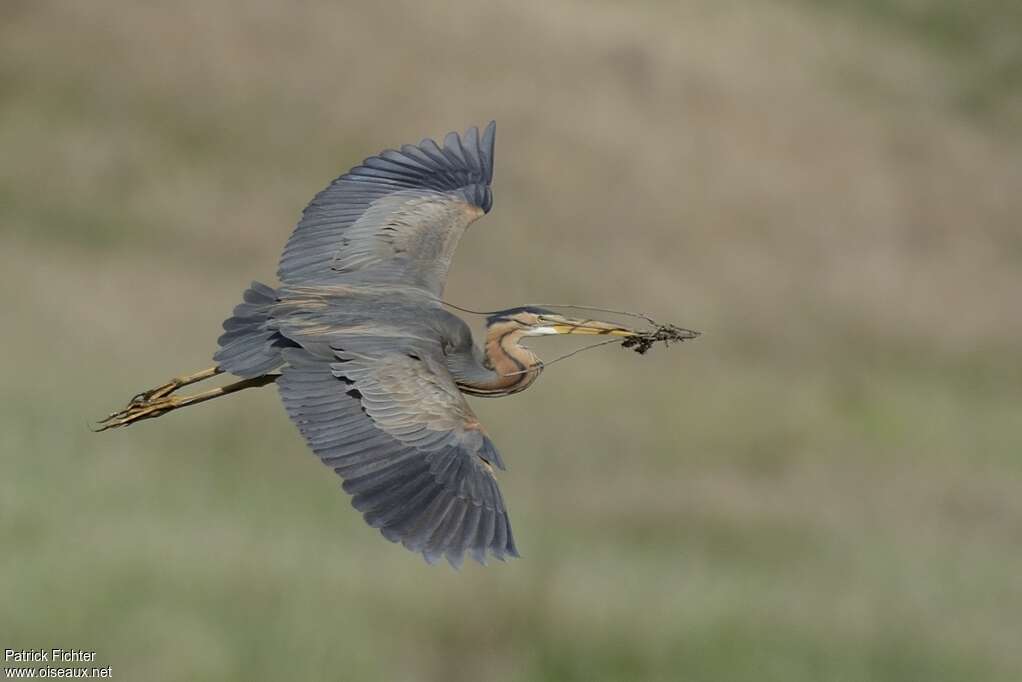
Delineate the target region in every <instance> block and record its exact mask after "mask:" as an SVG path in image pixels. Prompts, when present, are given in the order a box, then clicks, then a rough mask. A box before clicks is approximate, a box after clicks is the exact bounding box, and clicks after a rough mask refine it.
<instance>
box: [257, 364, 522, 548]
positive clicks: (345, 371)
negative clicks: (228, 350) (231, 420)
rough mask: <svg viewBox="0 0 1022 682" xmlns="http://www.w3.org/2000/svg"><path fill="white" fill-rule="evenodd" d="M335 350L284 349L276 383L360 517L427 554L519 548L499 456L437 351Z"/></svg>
mask: <svg viewBox="0 0 1022 682" xmlns="http://www.w3.org/2000/svg"><path fill="white" fill-rule="evenodd" d="M335 352H336V358H335V361H334V362H330V361H329V360H324V359H321V358H318V357H316V356H314V355H312V354H311V353H309V352H308V351H306V350H304V349H287V350H285V351H284V357H285V359H286V361H287V366H286V367H285V368H284V369H283V371H282V374H281V377H280V379H278V380H277V386H278V387H279V389H280V395H281V398H282V399H283V402H284V407H285V408H286V409H287V412H288V414H289V415H290V416H291V419H292V420H293V421H294V422H295V423H296V424H297V426H298V430H299V431H301V433H302V435H303V436H305V439H306V441H307V442H308V443H309V446H310V447H311V448H312V450H313V451H314V452H315V453H316V454H317V455H319V457H320V458H321V459H322V460H323V462H324V464H326V465H328V466H330V467H332V468H333V469H334V471H336V472H337V473H338V474H340V476H341V477H342V478H343V479H344V483H343V488H344V490H345V491H346V492H348V493H349V494H351V495H352V496H353V499H352V505H353V506H354V507H355V508H356V509H358V510H359V511H360V512H362V514H363V516H364V517H365V520H366V522H367V523H369V525H370V526H373V527H375V528H379V529H380V532H381V533H382V534H383V536H384V537H386V538H387V539H388V540H391V541H393V542H401V543H402V544H403V545H404V546H405V547H407V548H408V549H410V550H412V551H415V552H421V553H422V554H423V556H425V557H426V560H427V561H429V562H431V563H432V562H433V561H435V560H436V559H438V558H439V557H441V556H446V557H447V559H448V560H449V561H450V562H451V563H452V564H453V565H454V566H459V565H460V564H461V562H462V560H463V557H464V555H465V553H466V552H469V553H471V555H472V556H473V557H474V558H475V559H476V560H477V561H479V562H480V563H485V559H486V554H487V552H489V553H490V554H492V555H493V556H495V557H497V558H498V559H502V560H503V559H504V558H505V557H506V556H515V557H516V556H518V551H517V549H516V548H515V543H514V538H513V536H512V534H511V524H510V522H509V521H508V515H507V509H506V508H505V506H504V500H503V498H502V496H501V494H500V489H499V488H498V487H497V481H496V480H495V479H494V476H493V468H494V466H496V467H499V468H503V465H502V462H501V460H500V456H499V455H498V454H497V450H496V449H495V448H494V446H493V443H492V442H491V441H490V439H489V437H487V435H486V434H485V432H484V431H483V430H482V427H481V426H480V424H479V421H478V420H477V419H476V417H475V415H474V414H473V413H472V410H471V409H470V408H469V406H468V404H467V403H466V402H465V399H464V397H463V396H462V395H461V393H460V392H459V391H458V389H457V386H456V385H455V384H454V381H453V379H451V377H450V374H449V373H448V372H447V369H446V366H445V365H444V364H443V363H442V360H439V359H437V358H436V357H435V356H434V355H433V354H432V353H429V352H425V351H419V350H416V351H415V352H409V353H393V352H390V353H387V354H383V355H374V356H369V355H363V354H356V353H350V352H346V351H343V350H339V349H335Z"/></svg>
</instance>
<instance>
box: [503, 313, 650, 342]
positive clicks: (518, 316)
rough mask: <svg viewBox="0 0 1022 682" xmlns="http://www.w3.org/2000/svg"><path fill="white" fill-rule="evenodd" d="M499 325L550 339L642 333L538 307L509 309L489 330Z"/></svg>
mask: <svg viewBox="0 0 1022 682" xmlns="http://www.w3.org/2000/svg"><path fill="white" fill-rule="evenodd" d="M498 325H501V326H503V325H513V326H514V327H515V328H517V329H518V330H520V332H521V334H522V335H523V336H546V335H548V334H588V335H598V334H599V335H609V336H636V335H638V332H636V331H634V330H632V329H629V328H627V327H623V326H621V325H620V324H618V323H617V322H603V321H601V320H594V319H590V318H585V319H576V318H570V317H565V316H563V315H560V314H558V313H555V312H554V311H552V310H547V309H546V308H539V307H536V306H521V307H519V308H509V309H508V310H501V311H499V312H496V313H494V314H492V315H490V316H489V317H488V318H487V320H486V326H487V327H489V328H492V327H495V326H498Z"/></svg>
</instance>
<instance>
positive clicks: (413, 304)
mask: <svg viewBox="0 0 1022 682" xmlns="http://www.w3.org/2000/svg"><path fill="white" fill-rule="evenodd" d="M494 132H495V125H494V123H493V122H491V123H490V124H489V125H488V126H487V127H486V129H485V130H484V131H483V133H482V134H481V135H480V134H479V131H478V130H477V129H476V128H470V129H469V130H468V131H467V132H466V133H465V134H464V135H463V136H462V135H458V134H457V133H449V134H448V135H447V136H446V137H445V138H444V140H443V144H442V145H440V144H437V143H436V142H434V141H433V140H431V139H425V140H423V141H422V142H420V143H419V144H418V145H404V146H402V147H401V149H400V150H395V149H388V150H386V151H383V152H381V153H380V154H378V155H376V156H372V157H370V158H368V159H366V160H365V161H363V162H362V163H361V164H360V165H358V166H356V167H354V168H352V169H351V170H350V171H348V172H347V173H345V174H344V175H342V176H340V177H339V178H337V179H336V180H334V181H333V182H332V183H331V184H330V185H329V186H328V187H327V188H326V189H325V190H323V191H322V192H320V193H319V194H318V195H316V197H315V198H314V199H313V200H312V202H311V203H310V204H309V205H308V207H306V209H305V210H304V212H303V214H302V217H301V220H300V221H299V223H298V226H297V227H296V228H295V230H294V232H293V233H292V235H291V237H290V239H289V240H288V242H287V245H286V246H285V247H284V253H283V255H282V256H281V259H280V265H279V269H278V271H277V278H278V279H279V281H280V284H279V285H278V286H277V287H270V286H267V285H265V284H261V283H258V282H253V283H252V285H251V287H250V288H249V289H248V290H247V291H245V293H244V300H243V302H242V303H241V304H239V305H238V306H237V307H236V308H235V309H234V312H233V315H232V316H231V317H229V318H228V319H227V320H226V321H225V322H224V324H223V327H224V333H223V335H222V336H220V338H219V341H218V343H219V349H218V350H217V351H216V353H215V355H214V356H213V359H214V362H215V363H216V364H215V365H214V366H213V367H210V368H209V369H206V370H203V371H201V372H197V373H194V374H191V375H188V376H182V377H178V378H175V379H172V380H171V381H169V382H167V383H166V384H163V385H162V386H158V387H156V388H154V389H151V390H148V391H145V392H143V393H140V394H138V395H137V396H135V397H134V398H133V399H132V400H131V401H130V402H129V403H128V405H127V406H126V407H125V408H124V409H123V410H121V411H119V412H116V413H114V414H112V415H111V416H110V417H108V418H107V419H105V420H103V421H102V422H101V423H100V425H99V430H104V429H108V428H113V427H122V426H127V425H129V424H133V423H135V422H137V421H139V420H143V419H149V418H153V417H158V416H161V415H164V414H166V413H168V412H170V411H172V410H176V409H178V408H181V407H185V406H188V405H193V404H197V403H201V402H205V401H207V400H211V399H213V398H217V397H220V396H223V395H228V394H230V393H234V392H237V391H239V390H242V389H246V388H252V387H257V386H265V385H267V384H270V383H276V385H277V388H278V390H279V392H280V397H281V399H282V400H283V402H284V408H285V409H286V410H287V413H288V415H289V416H290V417H291V419H292V420H293V421H294V422H295V424H296V425H297V426H298V430H299V431H300V432H301V434H302V435H303V436H304V437H305V440H306V441H307V442H308V445H309V447H310V448H311V449H312V450H313V452H315V453H316V454H317V455H318V456H319V457H320V459H321V460H322V461H323V463H324V464H326V465H327V466H329V467H331V468H332V469H333V470H334V471H336V472H337V473H338V474H339V475H340V476H341V478H342V479H343V488H344V490H345V491H346V492H347V493H348V494H350V495H351V496H352V504H353V506H354V507H355V508H356V509H357V510H359V511H360V512H361V513H362V514H363V516H364V517H365V520H366V522H367V523H368V524H369V525H370V526H373V527H375V528H378V529H379V530H380V532H381V533H382V534H383V536H384V537H386V538H387V539H388V540H391V541H393V542H400V543H401V544H403V545H404V546H405V547H407V548H408V549H410V550H412V551H414V552H420V553H422V555H423V556H424V557H425V558H426V560H427V561H428V562H430V563H432V562H434V561H436V560H437V559H438V558H440V557H446V558H447V560H448V561H449V562H450V563H451V564H452V565H454V566H455V567H457V566H460V565H461V563H462V561H463V559H464V557H465V556H466V555H470V556H471V557H472V558H474V559H476V560H477V561H479V562H480V563H485V561H486V558H487V556H488V555H492V556H493V557H495V558H497V559H502V560H503V559H505V558H506V557H517V556H518V550H517V549H516V547H515V541H514V536H513V535H512V533H511V524H510V522H509V520H508V512H507V507H506V506H505V504H504V499H503V497H502V496H501V493H500V489H499V488H498V487H497V481H496V479H495V478H494V473H495V470H496V469H504V462H503V461H502V460H501V457H500V454H499V453H498V451H497V449H496V447H494V444H493V442H492V441H491V440H490V436H489V435H488V433H487V432H486V429H484V428H483V426H482V424H480V423H479V419H478V418H477V417H476V415H475V414H474V413H473V412H472V409H471V407H469V404H468V402H466V400H465V395H466V394H467V395H472V396H485V397H499V396H506V395H511V394H513V393H518V392H519V391H523V390H525V389H526V388H528V387H529V386H530V385H532V383H533V382H534V381H536V379H537V378H538V377H539V375H540V372H542V370H543V363H542V362H541V361H540V360H539V358H538V357H536V355H535V354H534V353H533V352H532V351H531V350H529V349H528V348H527V347H525V346H524V345H523V344H522V341H523V340H524V339H526V338H527V337H530V336H542V335H548V334H551V335H552V334H592V335H608V336H611V337H614V336H617V337H629V336H635V335H636V334H637V333H638V332H636V331H634V330H631V329H629V328H626V327H623V326H620V325H618V324H616V323H611V322H602V321H599V320H592V319H571V318H568V317H564V316H562V315H559V314H557V313H556V312H554V311H552V310H549V309H545V308H540V307H529V306H526V307H519V308H511V309H509V310H504V311H501V312H497V313H493V314H491V315H489V317H488V318H487V320H486V338H485V341H484V343H483V346H482V348H479V347H478V346H477V345H476V344H475V343H474V342H473V339H472V333H471V331H470V330H469V327H468V325H466V324H465V322H464V321H462V320H461V319H460V318H459V317H457V316H456V315H454V314H453V313H451V312H450V311H448V310H447V309H446V308H445V307H444V304H443V302H442V300H441V297H442V295H443V290H444V284H445V282H446V280H447V271H448V268H449V266H450V264H451V258H452V257H453V256H454V250H455V247H456V246H457V244H458V241H459V240H460V239H461V237H462V235H463V234H464V233H465V230H466V229H467V228H468V226H469V225H470V224H471V223H472V222H474V221H475V220H476V219H477V218H479V217H480V216H482V215H483V214H484V213H487V212H488V211H489V210H490V207H491V206H492V204H493V195H492V193H491V190H490V183H491V180H492V179H493V143H494ZM221 373H228V374H231V375H234V376H235V377H236V378H237V380H236V381H235V382H234V383H230V384H228V385H226V386H222V387H219V388H213V389H211V390H207V391H205V392H200V393H197V394H194V395H179V394H178V393H177V391H178V389H181V388H182V387H185V386H188V385H191V384H194V383H197V382H200V381H203V380H206V379H209V378H211V377H214V376H216V375H218V374H221Z"/></svg>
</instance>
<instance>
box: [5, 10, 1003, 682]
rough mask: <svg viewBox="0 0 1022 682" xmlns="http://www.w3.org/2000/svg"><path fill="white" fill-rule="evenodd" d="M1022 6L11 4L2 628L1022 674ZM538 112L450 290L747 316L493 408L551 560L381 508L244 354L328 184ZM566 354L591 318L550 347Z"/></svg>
mask: <svg viewBox="0 0 1022 682" xmlns="http://www.w3.org/2000/svg"><path fill="white" fill-rule="evenodd" d="M1020 32H1022V16H1020V14H1019V11H1018V9H1017V3H1015V2H1008V1H1007V0H1003V1H999V0H984V1H983V2H972V3H965V2H954V1H952V0H871V1H870V2H868V3H852V2H845V1H843V0H820V1H811V0H791V1H790V2H780V1H778V2H766V1H760V0H725V1H724V2H719V1H711V0H701V1H693V2H684V3H668V2H649V3H644V4H641V5H640V4H635V3H627V4H626V3H611V2H598V3H583V2H572V1H569V0H557V1H554V2H546V3H518V2H497V3H488V4H487V5H486V6H485V7H482V6H480V5H478V4H476V3H469V2H459V3H450V4H432V3H429V4H427V3H412V2H404V3H377V4H369V3H359V4H352V5H345V4H340V3H334V2H328V1H326V0H306V1H303V2H294V3H282V2H270V1H269V0H256V1H255V2H249V3H244V4H236V3H227V2H216V1H212V2H211V1H209V0H201V1H200V0H181V1H180V2H176V3H159V2H139V3H127V2H115V1H113V0H91V1H90V2H87V3H85V2H81V3H71V2H63V3H62V2H49V1H45V0H32V1H29V0H19V1H8V2H5V3H4V4H3V7H2V8H0V283H2V289H3V306H4V313H3V335H2V339H3V349H4V357H5V367H4V371H3V380H2V383H0V450H2V456H0V462H2V469H0V547H2V552H0V647H2V648H30V647H37V648H52V647H63V648H83V649H87V650H95V651H96V652H97V662H98V663H99V664H100V665H110V666H112V668H113V674H114V678H115V679H120V680H280V679H337V680H349V679H364V680H450V681H452V682H457V681H460V680H479V679H485V680H551V681H555V680H556V681H562V680H567V681H572V680H579V681H586V682H590V681H595V680H664V681H667V680H695V681H703V680H705V681H716V680H729V681H745V680H748V681H752V680H755V681H756V682H769V681H778V682H781V681H783V682H798V681H802V680H805V681H807V682H808V681H813V682H818V681H819V680H847V681H858V680H870V681H888V680H889V681H891V682H894V681H897V682H904V681H906V680H925V681H926V682H940V681H945V680H947V681H950V680H961V681H968V682H974V681H976V680H1006V681H1007V680H1018V679H1022V647H1019V641H1022V363H1020V362H1019V360H1020V347H1022V314H1020V313H1022V306H1020V302H1019V301H1020V297H1022V192H1020V191H1019V190H1020V187H1022V139H1020V137H1019V135H1018V130H1019V124H1020V123H1022V52H1020V50H1022V48H1020V43H1019V41H1018V36H1019V34H1020ZM490 118H495V119H497V121H498V133H497V170H496V178H495V209H494V211H493V212H492V213H491V214H490V215H489V216H487V217H486V218H485V219H484V220H482V221H480V222H479V223H477V224H476V225H475V227H473V229H472V230H471V231H470V232H469V234H468V236H467V237H466V239H465V240H464V241H463V242H462V245H461V248H460V251H459V255H458V258H457V259H456V262H455V265H454V269H453V272H452V275H451V279H450V284H449V287H448V290H447V299H448V300H450V301H453V302H456V303H458V304H461V305H464V306H468V307H475V308H480V309H493V308H500V307H509V306H513V305H519V304H523V303H528V302H541V301H554V300H557V301H574V302H580V303H597V304H603V305H607V306H611V307H626V308H631V309H637V308H638V309H642V310H646V311H649V312H652V313H655V314H656V315H657V316H659V317H661V318H663V319H665V320H671V321H674V322H677V323H679V324H683V325H685V326H689V327H692V328H696V329H701V330H703V331H704V332H705V334H704V336H703V337H702V338H700V339H699V340H697V341H696V342H694V343H692V344H686V345H685V346H683V347H679V348H676V349H671V350H670V351H668V352H663V351H662V349H657V351H655V352H653V353H652V354H650V355H648V356H646V357H643V358H640V357H638V356H636V355H634V354H631V353H626V352H623V351H620V350H616V349H602V350H600V351H596V352H593V353H590V354H585V355H582V356H580V357H578V358H575V359H573V360H571V361H569V362H565V363H562V364H558V365H555V366H554V367H551V368H550V369H549V370H548V372H547V373H545V374H544V376H543V378H542V379H541V380H540V381H539V383H538V384H537V385H536V386H535V387H534V388H532V389H530V390H529V391H528V392H527V393H524V394H521V395H519V396H516V397H512V398H508V399H505V400H499V401H480V400H476V401H474V403H473V405H474V407H475V408H476V409H477V411H478V412H479V414H480V416H481V418H482V419H483V421H484V422H485V423H486V424H487V427H488V429H489V430H490V431H491V433H492V434H493V435H494V438H495V440H496V442H497V443H498V445H499V446H500V448H501V450H502V452H503V455H504V458H505V459H506V460H507V462H508V463H509V471H508V472H507V473H506V474H503V475H502V477H501V485H502V488H503V491H504V494H505V497H506V499H507V500H508V504H509V507H510V510H511V514H512V520H513V522H514V524H515V530H516V536H517V538H518V540H519V546H520V548H521V550H522V554H523V557H522V559H520V560H517V561H514V562H511V563H509V564H507V565H502V564H497V565H492V566H490V567H487V568H480V567H479V566H476V565H471V566H466V567H465V568H463V569H462V570H461V571H460V572H455V571H453V570H451V569H450V568H448V567H447V566H446V565H438V566H433V567H428V566H426V565H425V564H424V563H423V562H422V561H421V560H420V559H418V558H416V557H415V556H414V555H411V554H410V553H408V552H406V551H404V550H403V549H401V548H399V547H397V546H394V545H391V544H389V543H387V542H386V541H384V540H383V539H382V538H381V537H380V536H379V535H378V534H377V533H376V532H375V531H373V530H371V529H369V528H367V527H366V526H365V525H364V524H363V522H362V521H361V519H360V518H359V517H358V515H357V514H356V513H355V512H354V510H352V509H351V508H350V506H349V502H348V499H347V498H346V496H344V495H343V494H342V493H341V492H340V491H339V486H338V481H337V480H336V478H335V477H334V476H333V475H332V474H331V473H330V472H329V471H328V470H326V469H325V468H324V467H322V466H321V465H320V464H319V463H318V461H317V460H316V458H315V457H313V456H312V455H311V454H309V453H308V452H307V451H306V449H305V446H304V444H303V443H302V441H301V440H300V438H299V436H298V434H297V432H296V431H295V429H294V428H293V426H292V425H291V424H290V423H289V422H288V420H287V418H286V416H285V414H284V411H283V410H282V409H281V407H280V405H279V401H278V399H277V397H276V395H275V391H274V389H272V388H268V389H263V390H262V391H253V392H248V393H245V394H242V395H239V396H236V397H233V398H231V399H229V400H228V399H225V400H223V401H217V402H215V403H212V404H210V405H208V406H205V407H203V408H201V409H200V408H195V409H194V410H187V411H184V412H182V413H179V414H175V415H171V416H168V417H166V418H165V419H160V420H157V421H154V422H148V423H145V424H143V425H140V426H138V427H136V428H132V429H129V430H127V431H124V432H113V433H104V434H101V435H94V434H92V433H91V432H90V431H89V429H88V425H89V423H90V422H91V421H93V420H95V419H96V418H98V417H101V416H103V415H105V414H106V413H107V412H109V411H110V410H112V409H114V408H116V407H119V406H120V405H121V404H122V403H123V402H124V400H126V399H127V398H128V396H130V395H131V394H132V393H134V392H135V391H137V390H140V389H143V388H146V387H149V386H151V385H155V384H156V383H159V382H161V381H163V380H165V379H167V378H169V377H171V376H174V375H176V374H179V373H181V372H186V371H191V370H195V369H199V368H201V367H205V366H206V365H207V364H208V363H209V357H210V355H211V353H212V351H213V349H214V343H215V339H216V337H217V335H218V333H219V324H220V322H221V320H222V319H223V318H224V317H225V316H226V315H227V314H228V312H229V311H230V309H231V307H232V306H233V305H234V304H235V303H236V302H237V300H238V299H239V296H240V293H241V291H242V290H243V288H244V287H245V286H246V285H247V283H248V282H249V281H250V280H251V279H263V280H269V281H272V276H273V272H274V271H275V267H276V259H277V256H278V253H279V251H280V249H281V247H282V245H283V243H284V240H285V239H286V237H287V235H288V234H289V232H290V230H291V227H292V225H293V224H294V222H295V220H296V217H297V216H298V214H299V211H300V210H301V208H302V207H303V206H304V204H305V202H306V201H307V200H308V199H309V198H310V197H311V196H312V194H313V193H315V192H316V191H318V190H319V189H320V188H321V187H323V186H324V185H325V184H326V183H327V182H328V181H329V180H330V179H331V178H333V177H334V176H335V175H337V174H339V173H340V172H342V171H344V170H346V169H347V168H348V167H350V166H351V165H353V164H354V163H356V162H357V161H359V160H360V159H361V158H363V157H365V156H367V155H369V154H372V153H375V152H376V151H378V150H379V149H381V148H384V147H388V146H395V145H398V144H401V143H404V142H411V141H417V140H418V139H420V138H421V137H423V136H427V135H428V136H433V137H436V136H440V135H443V134H444V133H446V132H447V131H448V130H451V129H459V130H463V129H464V128H465V127H467V126H468V125H472V124H483V123H485V122H486V121H487V120H489V119H490ZM536 348H537V350H538V351H539V352H540V354H541V355H544V356H546V357H548V358H549V357H553V356H555V355H557V354H558V353H559V352H560V351H561V350H563V349H564V348H565V347H564V346H563V345H559V344H558V343H557V341H554V340H550V341H545V342H537V343H536Z"/></svg>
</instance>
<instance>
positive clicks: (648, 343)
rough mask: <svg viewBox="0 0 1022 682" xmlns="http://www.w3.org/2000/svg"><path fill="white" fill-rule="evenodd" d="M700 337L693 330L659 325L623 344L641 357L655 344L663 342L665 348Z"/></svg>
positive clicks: (631, 337) (622, 343) (627, 339)
mask: <svg viewBox="0 0 1022 682" xmlns="http://www.w3.org/2000/svg"><path fill="white" fill-rule="evenodd" d="M697 336H699V332H696V331H692V330H691V329H682V328H681V327H675V326H674V325H673V324H658V325H656V327H654V328H653V329H648V330H646V331H642V332H639V333H638V334H637V335H636V336H629V337H628V338H626V339H625V340H624V341H622V342H621V346H622V347H624V348H630V349H631V350H634V351H635V352H636V353H638V354H639V355H644V354H645V353H646V351H648V350H649V349H650V348H652V347H653V345H654V344H657V343H661V342H663V344H664V346H670V345H671V344H672V343H681V342H682V341H689V340H691V339H694V338H696V337H697Z"/></svg>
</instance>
